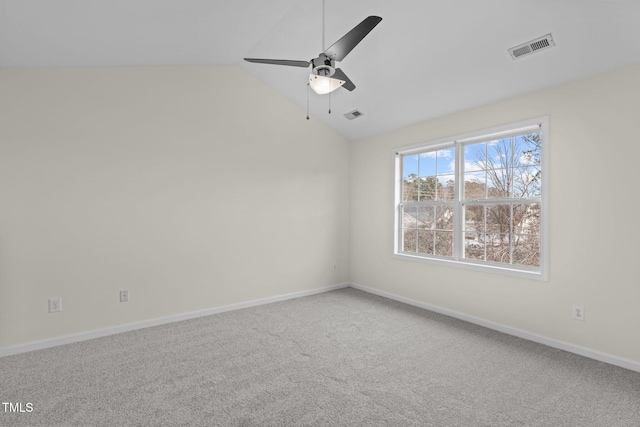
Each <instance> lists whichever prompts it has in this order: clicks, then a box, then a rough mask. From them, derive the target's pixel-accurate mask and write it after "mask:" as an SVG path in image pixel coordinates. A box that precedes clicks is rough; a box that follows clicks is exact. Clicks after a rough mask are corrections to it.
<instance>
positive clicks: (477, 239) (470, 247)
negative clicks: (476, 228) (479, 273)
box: [464, 233, 484, 260]
mask: <svg viewBox="0 0 640 427" xmlns="http://www.w3.org/2000/svg"><path fill="white" fill-rule="evenodd" d="M464 257H465V258H469V259H479V260H484V235H483V234H480V233H464Z"/></svg>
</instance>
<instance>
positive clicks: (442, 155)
mask: <svg viewBox="0 0 640 427" xmlns="http://www.w3.org/2000/svg"><path fill="white" fill-rule="evenodd" d="M436 159H437V162H438V170H437V173H438V175H445V174H452V173H454V172H455V165H456V162H455V156H454V149H453V148H447V149H446V150H438V152H437V154H436Z"/></svg>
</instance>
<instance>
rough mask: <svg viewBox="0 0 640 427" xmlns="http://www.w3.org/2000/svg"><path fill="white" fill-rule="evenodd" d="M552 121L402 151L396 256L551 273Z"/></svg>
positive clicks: (535, 275)
mask: <svg viewBox="0 0 640 427" xmlns="http://www.w3.org/2000/svg"><path fill="white" fill-rule="evenodd" d="M546 135H547V119H546V118H541V119H536V120H531V121H527V122H521V123H517V124H513V125H509V126H505V127H501V128H497V129H492V130H489V131H485V132H480V133H476V134H470V135H464V136H461V137H455V138H449V139H446V140H440V141H434V142H431V143H426V144H421V145H418V146H411V147H405V148H403V149H400V150H398V151H397V153H396V197H395V200H396V206H395V213H396V214H395V239H394V240H395V250H394V253H395V255H397V256H399V257H402V258H404V259H416V260H429V261H435V262H442V263H455V264H457V265H460V266H463V267H468V268H477V269H482V270H490V271H496V272H498V271H500V272H506V273H509V274H515V275H519V276H525V277H533V278H539V279H546V261H545V254H546V252H547V251H546V250H545V248H544V245H545V244H546V241H547V239H546V237H545V233H546V225H545V224H546V215H545V213H544V212H545V205H546V203H545V202H544V200H545V190H544V189H545V188H546V187H547V184H548V183H547V181H548V179H547V176H548V175H547V171H546V169H547V162H546V161H545V158H544V153H545V151H546V149H545V146H546V144H547V136H546Z"/></svg>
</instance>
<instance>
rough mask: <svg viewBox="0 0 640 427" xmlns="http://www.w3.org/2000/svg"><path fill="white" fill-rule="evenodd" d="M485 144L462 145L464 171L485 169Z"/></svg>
mask: <svg viewBox="0 0 640 427" xmlns="http://www.w3.org/2000/svg"><path fill="white" fill-rule="evenodd" d="M486 150H487V144H486V143H484V142H481V143H478V144H469V145H465V147H464V162H463V163H464V170H465V172H472V171H480V170H484V169H486V167H485V165H486V162H485V159H486Z"/></svg>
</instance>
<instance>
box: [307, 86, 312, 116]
mask: <svg viewBox="0 0 640 427" xmlns="http://www.w3.org/2000/svg"><path fill="white" fill-rule="evenodd" d="M310 89H311V86H310V85H309V83H307V120H309V90H310Z"/></svg>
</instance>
